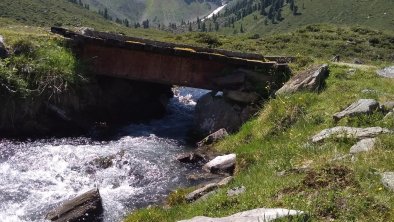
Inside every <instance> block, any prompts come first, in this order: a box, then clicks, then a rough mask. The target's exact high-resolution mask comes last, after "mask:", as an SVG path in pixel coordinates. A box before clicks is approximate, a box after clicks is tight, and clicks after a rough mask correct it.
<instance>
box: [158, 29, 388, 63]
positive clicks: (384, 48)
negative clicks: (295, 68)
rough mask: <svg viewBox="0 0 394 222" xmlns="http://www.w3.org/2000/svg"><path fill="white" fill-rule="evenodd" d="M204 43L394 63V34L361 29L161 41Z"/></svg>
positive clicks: (190, 35) (187, 36) (184, 36)
mask: <svg viewBox="0 0 394 222" xmlns="http://www.w3.org/2000/svg"><path fill="white" fill-rule="evenodd" d="M201 36H203V37H204V36H211V37H210V38H206V37H204V38H202V37H201ZM204 39H214V40H215V39H216V40H217V41H216V42H215V45H216V47H218V48H222V49H228V50H234V51H242V52H252V53H259V54H262V55H287V56H296V57H309V58H313V59H324V60H328V59H331V58H332V57H333V56H334V55H339V56H340V57H341V59H342V60H344V61H348V62H351V61H352V60H353V59H354V58H359V59H361V60H363V61H364V62H367V63H370V62H372V63H374V64H377V63H387V62H393V61H394V33H393V32H389V31H377V30H375V29H371V28H366V27H360V26H336V25H329V24H318V25H307V26H304V27H301V28H298V29H296V30H295V31H292V32H287V33H277V34H272V35H267V36H258V37H257V38H256V37H255V36H254V35H224V34H218V33H206V34H201V33H187V34H179V35H173V36H171V35H169V36H164V38H163V37H162V38H161V40H164V41H169V42H184V43H187V44H192V45H200V46H205V47H210V46H211V45H210V44H209V41H202V40H204Z"/></svg>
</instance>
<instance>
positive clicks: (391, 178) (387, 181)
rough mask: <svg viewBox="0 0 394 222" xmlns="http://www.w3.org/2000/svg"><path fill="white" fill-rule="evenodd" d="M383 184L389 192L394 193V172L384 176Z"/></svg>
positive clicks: (386, 173)
mask: <svg viewBox="0 0 394 222" xmlns="http://www.w3.org/2000/svg"><path fill="white" fill-rule="evenodd" d="M382 184H383V185H384V186H385V187H386V188H387V189H389V190H391V191H394V172H385V173H383V174H382Z"/></svg>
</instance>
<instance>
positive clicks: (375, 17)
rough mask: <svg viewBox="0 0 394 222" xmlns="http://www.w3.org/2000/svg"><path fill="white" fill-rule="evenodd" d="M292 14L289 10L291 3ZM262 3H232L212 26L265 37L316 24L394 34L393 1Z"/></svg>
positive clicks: (254, 0) (244, 0)
mask: <svg viewBox="0 0 394 222" xmlns="http://www.w3.org/2000/svg"><path fill="white" fill-rule="evenodd" d="M292 1H293V2H294V5H295V6H296V8H297V9H296V10H295V11H294V7H293V10H291V9H290V8H291V2H292ZM262 2H269V1H264V0H234V1H232V2H231V3H230V4H229V5H228V6H227V9H225V10H223V11H222V12H221V13H220V16H219V17H218V18H217V19H216V22H218V23H219V24H220V27H221V31H222V32H224V33H227V34H229V33H239V32H240V31H241V24H242V26H243V27H242V28H243V30H242V31H243V32H247V33H257V34H267V33H272V32H278V31H290V30H294V29H296V28H298V27H300V26H304V25H308V24H316V23H331V24H337V25H360V26H368V27H372V28H375V29H379V30H388V31H390V30H394V11H393V10H392V9H393V8H394V1H392V0H370V1H366V0H363V1H361V0H346V1H343V0H274V1H273V2H274V3H273V4H275V2H279V3H277V4H278V5H280V7H277V8H279V9H277V10H273V12H272V14H271V15H270V11H271V8H272V4H271V2H270V3H265V4H267V6H266V7H264V12H265V15H262V7H261V4H262Z"/></svg>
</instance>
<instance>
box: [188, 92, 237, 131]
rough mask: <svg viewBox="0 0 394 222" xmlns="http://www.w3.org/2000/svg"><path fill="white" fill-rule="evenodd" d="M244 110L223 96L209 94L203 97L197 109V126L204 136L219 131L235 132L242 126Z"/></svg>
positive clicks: (198, 102)
mask: <svg viewBox="0 0 394 222" xmlns="http://www.w3.org/2000/svg"><path fill="white" fill-rule="evenodd" d="M241 112H242V108H241V107H240V106H237V105H234V104H231V103H230V102H228V101H226V100H225V99H224V98H223V97H222V96H215V95H213V94H212V93H208V94H206V95H204V96H202V97H201V98H200V99H199V100H198V101H197V105H196V108H195V125H196V129H197V131H199V132H200V133H202V134H210V133H213V132H216V131H218V130H219V129H222V128H224V129H226V131H227V132H235V131H236V130H238V128H239V127H240V126H241V125H242V120H241V117H240V114H241Z"/></svg>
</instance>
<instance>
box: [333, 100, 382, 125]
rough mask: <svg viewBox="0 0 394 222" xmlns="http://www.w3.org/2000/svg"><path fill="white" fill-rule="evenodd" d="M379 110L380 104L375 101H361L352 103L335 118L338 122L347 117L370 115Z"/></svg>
mask: <svg viewBox="0 0 394 222" xmlns="http://www.w3.org/2000/svg"><path fill="white" fill-rule="evenodd" d="M377 109H379V103H378V102H377V101H376V100H374V99H360V100H358V101H357V102H355V103H352V104H351V105H350V106H349V107H347V108H346V109H345V110H343V111H341V112H338V113H335V114H334V116H333V118H334V120H336V121H338V120H340V119H342V118H344V117H346V116H356V115H361V114H370V113H372V112H373V111H375V110H377Z"/></svg>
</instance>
